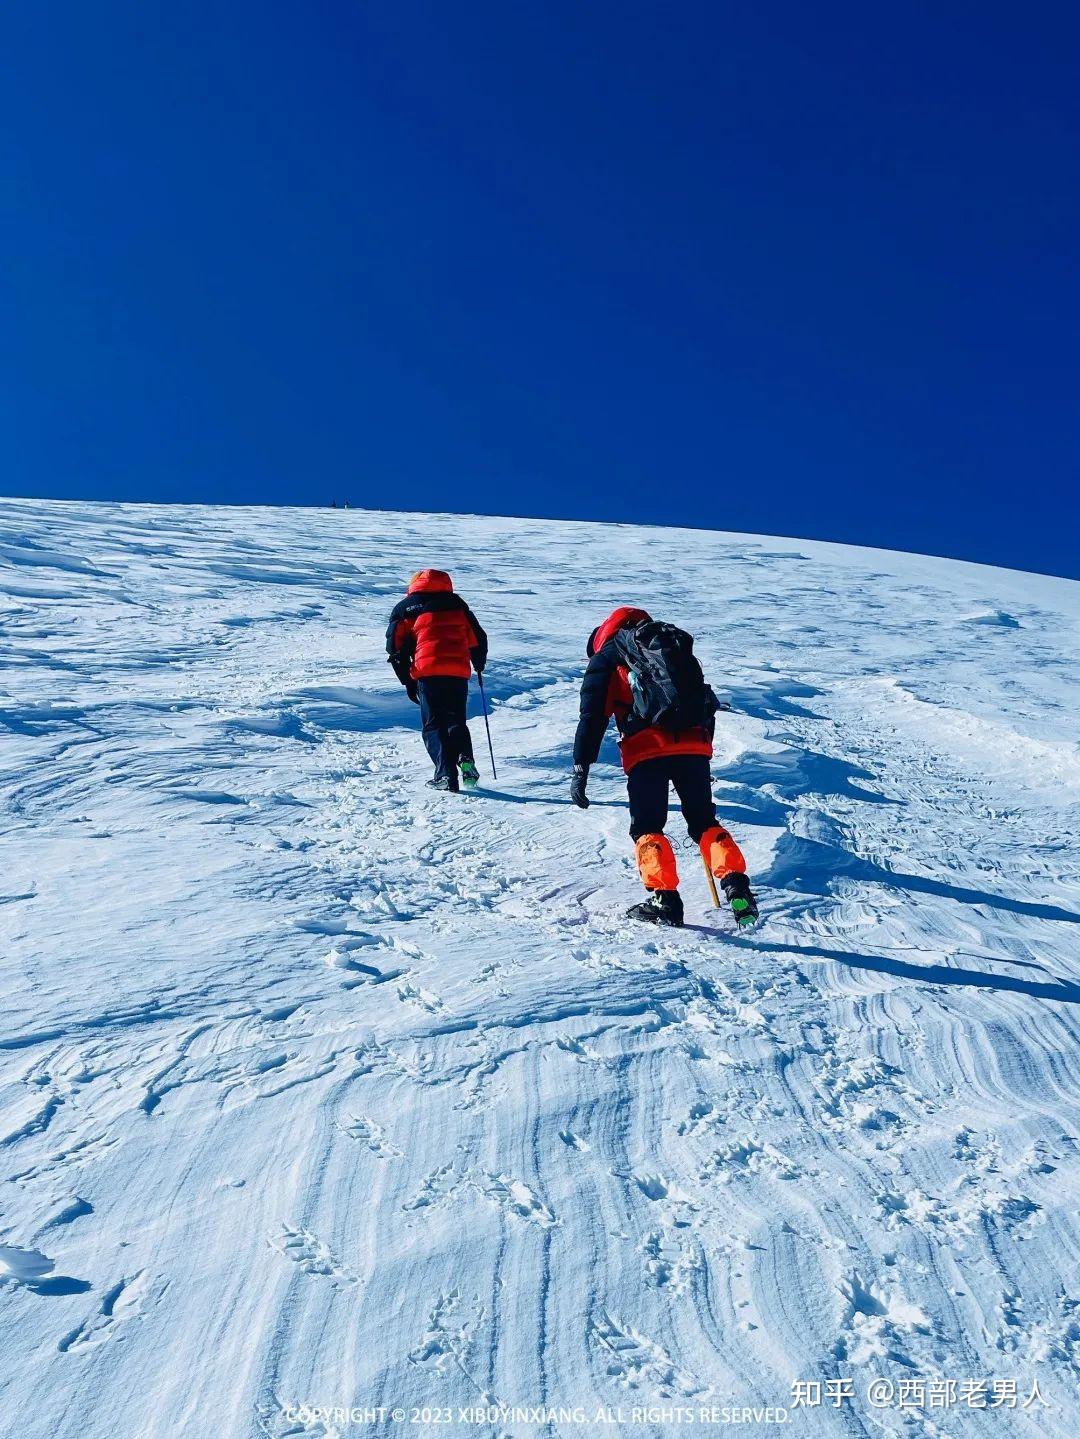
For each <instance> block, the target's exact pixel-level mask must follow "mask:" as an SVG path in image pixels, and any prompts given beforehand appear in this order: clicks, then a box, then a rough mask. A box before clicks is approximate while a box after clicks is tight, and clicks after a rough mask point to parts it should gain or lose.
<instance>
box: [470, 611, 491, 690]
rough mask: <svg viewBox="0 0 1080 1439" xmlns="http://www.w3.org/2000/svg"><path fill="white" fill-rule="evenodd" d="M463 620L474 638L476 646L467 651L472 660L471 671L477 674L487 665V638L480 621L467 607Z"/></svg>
mask: <svg viewBox="0 0 1080 1439" xmlns="http://www.w3.org/2000/svg"><path fill="white" fill-rule="evenodd" d="M465 618H466V619H467V620H468V621H469V624H470V625H471V626H472V631H473V634H474V635H475V636H476V644H475V645H473V646H472V648H471V649H470V650H469V654H470V656H471V658H472V662H473V669H474V670H475V671H476V672H477V674H479V673H480V672H481V671H482V670H483V668H484V666H485V665H486V664H487V653H488V638H487V635H486V634H485V633H484V630H483V627H482V626H481V624H480V621H479V620H478V619H477V618H476V616H475V615H474V614H473V612H472V610H471V609H469V606H468V605H466V606H465Z"/></svg>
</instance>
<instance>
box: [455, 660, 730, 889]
mask: <svg viewBox="0 0 1080 1439" xmlns="http://www.w3.org/2000/svg"><path fill="white" fill-rule="evenodd" d="M476 683H477V684H478V685H479V686H480V703H481V704H482V705H483V706H484V728H485V730H487V742H488V754H489V755H490V756H491V778H492V779H498V778H499V776H498V773H497V772H496V769H495V751H494V750H493V749H492V748H491V725H490V724H489V723H488V707H487V695H485V694H484V676H483V675H482V674H481V673H480V671H479V670H477V671H476ZM714 892H715V891H714Z"/></svg>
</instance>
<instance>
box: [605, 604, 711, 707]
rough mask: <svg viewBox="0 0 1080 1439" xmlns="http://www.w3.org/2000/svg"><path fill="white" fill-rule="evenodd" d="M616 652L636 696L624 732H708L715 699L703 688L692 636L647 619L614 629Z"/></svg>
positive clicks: (705, 685)
mask: <svg viewBox="0 0 1080 1439" xmlns="http://www.w3.org/2000/svg"><path fill="white" fill-rule="evenodd" d="M615 647H616V649H617V651H618V654H619V660H620V662H621V663H622V664H624V665H625V666H626V668H627V671H628V672H629V676H630V692H631V694H632V695H633V697H634V702H633V706H632V708H631V710H630V714H629V716H628V718H627V723H626V726H625V730H624V732H625V733H627V734H633V733H635V732H636V731H637V730H641V729H646V728H648V726H650V725H660V726H662V727H663V728H664V729H668V730H675V731H676V732H678V731H681V730H690V729H701V728H706V729H708V728H709V727H711V725H712V722H713V717H714V715H715V713H716V696H715V695H714V694H713V692H712V690H711V689H710V688H709V686H708V685H707V684H706V683H705V676H704V675H703V674H702V672H701V666H700V665H699V664H698V662H697V659H696V658H695V656H694V640H693V637H692V636H691V635H688V634H687V633H686V631H685V630H680V629H677V628H676V627H675V625H666V624H661V623H660V622H659V621H657V620H646V621H645V622H644V624H640V625H635V626H634V628H633V629H621V630H617V631H616V633H615Z"/></svg>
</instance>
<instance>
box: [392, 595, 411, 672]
mask: <svg viewBox="0 0 1080 1439" xmlns="http://www.w3.org/2000/svg"><path fill="white" fill-rule="evenodd" d="M407 603H408V601H407V599H406V600H401V601H399V603H398V604H396V605H395V606H394V608H393V611H392V613H391V615H390V623H389V624H388V625H387V626H386V655H387V658H388V659H389V661H390V664H391V667H392V668H393V671H394V673H395V674H396V675H397V677H398V679H399V680H400V681H401V683H402V684H405V683H406V682H407V681H408V678H409V669H410V667H411V665H412V643H411V642H410V643H408V644H406V645H405V646H404V647H403V648H401V649H398V647H397V644H396V640H395V635H396V631H397V627H398V625H399V624H400V623H401V621H402V620H403V619H404V617H405V609H406V605H407Z"/></svg>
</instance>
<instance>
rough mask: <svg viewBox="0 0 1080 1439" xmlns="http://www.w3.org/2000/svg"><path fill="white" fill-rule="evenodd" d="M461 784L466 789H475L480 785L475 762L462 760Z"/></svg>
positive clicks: (478, 772)
mask: <svg viewBox="0 0 1080 1439" xmlns="http://www.w3.org/2000/svg"><path fill="white" fill-rule="evenodd" d="M460 769H461V783H462V784H463V785H464V786H465V788H466V789H475V788H476V786H477V785H478V784H479V783H480V771H479V770H478V769H477V768H476V763H475V761H473V760H471V759H463V760H462V761H461V765H460Z"/></svg>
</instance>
